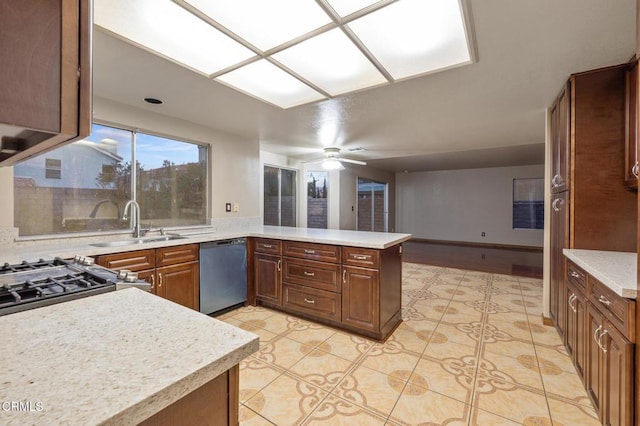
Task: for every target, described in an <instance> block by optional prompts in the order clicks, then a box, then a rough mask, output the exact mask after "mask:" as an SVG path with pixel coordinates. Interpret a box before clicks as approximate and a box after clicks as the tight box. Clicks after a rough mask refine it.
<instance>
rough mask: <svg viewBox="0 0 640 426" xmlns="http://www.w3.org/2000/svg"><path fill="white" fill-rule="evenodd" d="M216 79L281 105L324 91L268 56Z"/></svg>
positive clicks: (312, 97)
mask: <svg viewBox="0 0 640 426" xmlns="http://www.w3.org/2000/svg"><path fill="white" fill-rule="evenodd" d="M216 80H220V81H222V82H223V83H226V84H228V85H229V86H232V87H235V88H236V89H238V90H240V91H242V92H245V93H248V94H250V95H252V96H255V97H258V98H260V99H262V100H264V101H267V102H270V103H272V104H275V105H278V106H280V107H282V108H290V107H293V106H296V105H301V104H305V103H308V102H313V101H317V100H320V99H324V96H323V95H322V94H321V93H318V92H316V91H315V90H313V89H312V88H311V87H309V86H307V85H306V84H304V83H302V82H301V81H300V80H298V79H297V78H295V77H293V76H291V75H290V74H288V73H286V72H284V71H283V70H281V69H280V68H278V67H277V66H275V65H273V64H272V63H270V62H269V61H267V60H266V59H261V60H259V61H257V62H253V63H251V64H249V65H246V66H244V67H241V68H238V69H236V70H234V71H231V72H229V73H226V74H223V75H221V76H220V77H218V78H217V79H216Z"/></svg>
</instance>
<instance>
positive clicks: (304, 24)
mask: <svg viewBox="0 0 640 426" xmlns="http://www.w3.org/2000/svg"><path fill="white" fill-rule="evenodd" d="M185 3H189V4H191V5H192V6H194V7H195V8H197V9H198V10H200V11H201V12H202V13H204V14H205V15H207V16H209V17H210V18H211V19H213V20H214V21H216V22H217V23H219V24H221V25H223V26H224V27H226V28H227V29H229V30H230V31H232V32H233V33H235V34H236V35H238V36H240V37H242V38H243V39H244V40H246V41H248V42H249V43H251V44H252V45H254V46H255V47H257V48H258V49H260V50H262V51H263V52H264V51H267V50H269V49H272V48H274V47H276V46H279V45H281V44H282V43H285V42H287V41H290V40H293V39H295V38H297V37H299V36H301V35H304V34H307V33H308V32H310V31H313V30H315V29H317V28H320V27H322V26H324V25H326V24H329V23H331V22H332V20H331V18H330V17H329V16H328V15H327V14H326V13H324V11H323V10H322V9H321V8H320V6H318V4H317V3H316V2H315V1H314V0H269V1H266V0H216V1H211V0H185Z"/></svg>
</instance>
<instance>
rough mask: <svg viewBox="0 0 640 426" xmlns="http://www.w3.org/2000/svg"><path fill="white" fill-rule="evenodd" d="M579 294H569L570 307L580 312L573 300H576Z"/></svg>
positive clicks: (574, 311)
mask: <svg viewBox="0 0 640 426" xmlns="http://www.w3.org/2000/svg"><path fill="white" fill-rule="evenodd" d="M577 297H578V296H576V295H575V294H573V293H572V294H571V296H569V307H570V308H571V310H572V311H573V313H576V312H578V310H577V309H576V307H575V306H573V302H574V301H575V300H576V298H577Z"/></svg>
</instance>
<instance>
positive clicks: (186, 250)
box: [156, 244, 200, 267]
mask: <svg viewBox="0 0 640 426" xmlns="http://www.w3.org/2000/svg"><path fill="white" fill-rule="evenodd" d="M199 249H200V245H199V244H185V245H181V246H172V247H162V248H159V249H156V266H157V267H160V266H168V265H176V264H178V263H186V262H193V261H195V260H198V252H199Z"/></svg>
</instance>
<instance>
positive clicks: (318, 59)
mask: <svg viewBox="0 0 640 426" xmlns="http://www.w3.org/2000/svg"><path fill="white" fill-rule="evenodd" d="M272 57H273V58H274V59H275V60H277V61H278V62H280V63H281V64H283V65H285V66H286V67H287V68H289V69H291V70H292V71H293V72H295V73H297V74H299V75H300V76H302V77H304V78H305V79H307V80H308V81H310V82H312V83H313V84H315V85H316V86H318V87H320V88H322V89H323V90H325V91H326V92H327V93H330V94H331V95H332V96H335V95H339V94H341V93H346V92H352V91H354V90H358V89H362V88H364V87H370V86H375V85H378V84H381V83H386V82H387V80H386V78H384V76H383V75H382V74H380V72H379V71H378V70H377V69H376V67H374V66H373V64H372V63H371V62H370V61H369V60H368V59H367V58H366V57H365V56H364V55H363V54H362V52H361V51H360V50H359V49H358V48H357V47H356V46H355V45H354V44H353V43H352V42H351V40H349V38H348V37H347V36H346V35H345V34H344V33H343V32H342V30H340V29H339V28H336V29H333V30H330V31H327V32H325V33H322V34H320V35H318V36H316V37H313V38H310V39H308V40H305V41H303V42H302V43H299V44H297V45H295V46H293V47H290V48H288V49H285V50H283V51H281V52H278V53H276V54H274V55H273V56H272Z"/></svg>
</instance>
